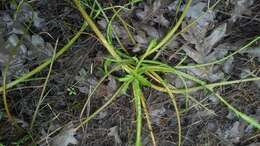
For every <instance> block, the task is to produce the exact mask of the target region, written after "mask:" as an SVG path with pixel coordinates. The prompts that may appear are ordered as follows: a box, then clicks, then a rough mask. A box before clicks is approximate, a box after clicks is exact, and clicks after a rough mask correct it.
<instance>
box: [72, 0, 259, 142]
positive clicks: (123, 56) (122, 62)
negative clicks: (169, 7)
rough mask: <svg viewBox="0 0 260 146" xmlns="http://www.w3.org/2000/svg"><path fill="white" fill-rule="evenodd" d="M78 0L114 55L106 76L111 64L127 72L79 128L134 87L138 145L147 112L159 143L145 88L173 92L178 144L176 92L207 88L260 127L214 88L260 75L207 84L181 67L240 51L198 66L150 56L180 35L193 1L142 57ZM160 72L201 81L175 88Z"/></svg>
mask: <svg viewBox="0 0 260 146" xmlns="http://www.w3.org/2000/svg"><path fill="white" fill-rule="evenodd" d="M74 3H75V5H76V6H77V8H78V10H79V11H80V13H81V14H82V16H83V18H84V19H85V21H86V22H87V23H88V25H89V26H90V27H91V29H92V30H93V31H94V32H95V34H96V35H97V37H98V38H99V40H100V42H101V43H102V44H103V45H104V46H105V48H106V49H107V51H108V52H109V53H110V55H111V57H110V58H108V59H107V60H106V62H105V71H107V74H106V76H107V75H108V74H110V73H111V72H109V66H116V67H119V68H120V69H121V70H122V71H123V72H124V73H125V75H124V76H123V77H121V78H119V81H120V82H122V85H121V86H120V87H119V88H118V90H117V91H116V92H115V94H114V95H113V96H112V97H111V98H110V99H109V100H108V101H107V102H106V103H105V104H104V105H103V106H101V107H100V108H99V109H98V110H97V111H95V112H94V113H93V114H91V115H90V116H89V117H87V118H85V119H84V120H82V122H81V123H80V125H79V126H78V127H77V128H76V129H79V128H81V127H82V126H83V125H84V124H86V123H87V122H88V121H89V120H91V119H92V118H93V117H94V116H95V115H96V114H98V113H99V112H100V111H102V110H104V109H105V108H106V107H107V106H108V105H109V104H110V103H112V102H113V100H114V99H115V98H116V97H117V96H118V95H120V94H122V93H124V92H126V90H127V89H128V88H130V87H131V88H132V91H133V100H134V104H135V112H136V140H135V145H136V146H140V145H142V143H141V133H142V115H143V112H144V113H145V115H146V121H147V123H148V127H149V129H150V131H151V133H150V136H151V139H152V143H153V145H156V142H155V138H154V135H153V132H152V126H151V123H150V120H149V116H147V115H148V112H147V107H146V105H145V98H144V97H143V93H142V87H150V88H153V89H155V90H159V91H162V92H166V93H168V94H169V96H170V99H171V101H172V103H173V105H174V108H175V112H176V118H177V122H178V134H179V137H178V139H179V140H178V145H181V125H180V120H181V119H180V112H179V108H178V105H177V102H176V97H175V96H174V94H175V93H178V94H184V95H186V97H187V98H188V97H190V96H188V93H190V92H194V91H197V90H200V89H204V90H206V91H208V92H210V93H212V94H214V95H215V96H216V97H218V98H219V99H220V100H221V101H222V103H223V104H225V105H226V106H227V107H228V108H229V109H230V110H231V111H233V112H234V113H236V114H237V115H238V116H239V117H241V118H242V119H244V120H245V121H247V122H248V123H250V124H252V125H253V126H255V127H256V128H258V129H260V124H259V123H258V122H257V121H256V120H255V119H253V118H251V117H249V116H247V115H246V114H244V113H242V112H240V111H238V110H237V109H236V108H234V107H233V106H232V105H230V104H229V103H228V102H227V101H226V100H225V99H224V98H223V97H222V96H220V95H219V94H217V93H215V92H214V88H215V87H218V86H222V85H227V84H234V83H240V82H247V81H254V80H260V77H255V78H249V79H244V80H236V81H225V82H221V83H214V84H207V83H206V82H205V81H202V80H200V79H198V78H196V77H194V76H192V75H190V74H187V73H185V72H183V71H181V70H180V69H181V68H189V67H202V66H209V65H214V64H217V63H221V62H223V61H224V60H226V59H228V58H229V57H231V56H233V55H235V54H236V53H238V51H236V52H234V53H232V54H230V55H229V56H227V57H225V58H223V59H220V60H218V61H215V62H212V63H208V64H198V65H194V66H175V67H172V66H169V65H167V64H165V63H162V62H160V61H156V60H150V59H146V58H147V57H148V56H150V55H152V54H155V53H156V52H160V50H161V49H162V48H163V47H164V46H165V45H166V44H167V43H168V42H169V41H170V40H171V39H172V37H174V36H176V34H179V33H176V31H177V30H178V28H179V26H180V25H181V23H182V21H183V19H184V17H185V15H186V12H187V11H188V9H189V6H190V4H191V0H188V2H187V4H186V5H185V8H184V10H183V12H182V14H181V16H180V18H179V19H178V21H177V22H176V24H175V26H174V27H173V28H172V29H170V30H169V32H168V33H167V34H166V35H165V37H163V38H162V39H161V40H159V41H158V40H152V41H151V42H150V44H149V46H148V47H147V49H146V51H145V53H144V54H143V55H141V56H139V57H138V56H129V55H128V54H127V53H124V52H121V51H120V50H119V49H116V48H115V47H114V46H113V43H112V42H111V39H109V35H108V37H107V38H106V37H105V36H104V35H103V34H102V33H101V31H100V30H99V29H98V27H97V26H96V24H95V23H94V22H93V20H92V19H91V17H90V16H89V15H88V13H87V12H86V11H85V9H84V7H82V5H81V2H80V0H74ZM116 15H117V14H116ZM189 26H190V25H189ZM108 30H109V34H111V31H113V28H112V27H111V26H110V27H109V28H108ZM259 39H260V37H257V38H256V39H254V40H253V41H251V42H250V43H249V44H247V45H246V46H245V47H242V48H243V49H244V48H246V47H248V46H249V45H251V44H252V43H254V42H256V41H257V40H259ZM240 50H242V49H240ZM156 56H157V55H156ZM159 73H172V74H175V75H177V76H178V77H180V78H181V79H187V80H192V81H194V82H196V83H197V84H198V87H193V88H187V87H186V88H185V89H176V88H175V87H173V86H172V85H170V84H169V83H168V82H167V81H166V80H165V79H162V78H161V77H160V76H159ZM101 82H102V81H101ZM154 82H156V83H157V84H155V83H154ZM158 84H159V85H158ZM98 85H99V84H98ZM95 89H96V88H95ZM94 91H95V90H94ZM94 91H93V92H94ZM91 95H93V94H92V93H91V94H90V96H91ZM90 96H89V97H88V99H89V98H90ZM87 101H88V100H87ZM147 117H148V118H147Z"/></svg>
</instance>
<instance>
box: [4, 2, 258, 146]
mask: <svg viewBox="0 0 260 146" xmlns="http://www.w3.org/2000/svg"><path fill="white" fill-rule="evenodd" d="M254 2H255V1H253V0H250V1H244V0H237V1H235V0H231V1H230V4H231V5H229V6H230V9H229V11H228V12H229V13H230V18H227V20H221V21H220V20H219V18H218V17H219V15H220V14H219V13H217V11H215V10H212V11H211V10H210V11H208V3H207V2H206V1H203V0H193V2H192V5H191V7H190V9H189V11H188V13H187V16H186V19H185V21H184V22H183V23H182V28H184V27H185V26H187V24H189V23H190V22H191V21H192V20H195V19H196V18H197V17H198V16H200V15H201V14H202V13H205V12H206V11H207V12H206V15H205V16H203V17H202V18H201V19H199V20H198V21H197V22H196V23H195V24H194V25H193V26H192V27H191V28H190V29H188V30H187V32H185V33H182V34H181V36H178V37H177V38H176V39H175V40H172V41H171V43H169V45H168V46H167V49H166V50H171V51H173V52H174V51H176V50H177V49H179V48H181V52H178V53H176V54H175V57H174V62H175V61H176V62H177V61H179V59H180V58H181V57H179V55H180V56H181V55H183V54H184V55H187V56H188V58H189V59H186V60H185V61H184V63H185V64H187V65H193V64H195V63H196V64H205V63H210V62H212V61H216V60H218V59H220V58H223V57H224V56H226V55H228V54H229V53H230V52H232V51H235V50H234V46H235V48H236V47H237V45H236V44H237V43H239V41H240V40H238V42H235V43H233V44H232V43H229V40H226V38H229V36H230V35H232V34H230V30H229V29H231V30H232V28H229V25H230V23H231V24H233V23H234V22H236V23H239V19H242V17H240V16H241V15H250V13H251V12H250V11H251V10H250V9H251V7H252V6H254ZM42 3H45V4H48V3H46V2H42ZM50 3H53V2H50ZM104 3H105V2H104ZM36 4H37V2H36ZM176 6H177V1H170V0H165V1H164V0H155V1H154V2H151V1H150V2H142V3H139V4H137V5H134V6H133V9H129V10H123V11H122V13H121V15H122V17H123V19H124V20H125V21H126V22H127V23H128V24H129V30H130V32H131V34H132V35H133V38H134V40H135V41H136V44H134V43H133V42H132V41H129V37H128V34H127V31H126V30H125V28H124V26H123V25H122V23H121V22H120V21H119V20H117V19H115V21H113V22H112V27H113V29H114V32H116V34H117V35H118V37H119V38H120V40H122V42H123V44H124V45H125V47H126V48H127V49H128V51H132V52H134V53H139V52H142V51H145V50H144V49H145V48H146V46H147V45H148V43H149V42H150V40H152V39H160V38H161V37H162V36H164V34H165V33H166V32H167V30H168V29H169V28H170V27H171V26H172V25H173V23H174V22H175V21H174V19H175V14H176ZM11 7H13V10H14V9H15V6H11ZM223 7H224V6H223ZM66 8H68V7H66ZM68 9H70V8H68ZM179 10H180V11H182V10H183V4H181V7H180V9H179ZM68 11H70V10H68ZM70 12H73V10H72V11H70ZM11 16H13V15H9V14H7V13H5V14H4V13H3V14H2V13H1V15H0V19H1V20H2V21H1V22H0V43H1V44H4V45H3V46H4V47H2V48H1V52H0V65H1V67H2V66H3V65H4V63H5V62H7V61H8V59H9V56H10V54H11V53H10V52H11V51H10V50H11V48H13V47H14V46H15V45H17V44H19V43H18V42H19V41H21V42H20V44H19V47H18V48H17V51H16V53H14V54H11V56H12V55H13V56H12V57H13V58H14V59H13V60H12V62H11V68H10V74H9V76H11V78H15V77H16V76H20V75H21V74H23V73H25V72H28V71H29V70H30V69H31V68H30V67H28V64H27V62H28V61H29V62H33V64H39V63H40V62H41V61H42V60H44V59H46V58H48V57H50V56H51V55H52V52H53V48H52V46H51V44H50V43H49V42H48V41H46V37H44V36H43V35H41V34H39V33H33V34H30V32H28V31H26V27H25V26H24V23H23V22H27V23H28V22H31V23H32V26H33V27H34V28H36V31H40V30H41V29H42V27H43V26H44V25H46V24H47V23H46V22H45V21H46V20H45V19H43V18H41V12H40V11H37V10H33V9H31V8H30V5H27V4H25V5H23V6H22V7H21V13H18V15H17V18H18V19H16V20H14V18H13V17H11ZM73 16H74V15H73ZM59 17H61V16H59ZM31 18H33V20H30V19H31ZM217 19H218V20H217ZM57 24H59V23H57ZM98 24H99V26H100V27H101V28H102V30H103V31H106V29H107V24H108V22H106V20H105V19H103V18H99V19H98ZM234 24H235V23H234ZM37 29H38V30H37ZM47 30H48V29H47ZM115 37H116V36H115V34H113V35H112V40H113V42H115ZM81 41H82V40H79V42H78V43H79V44H80V43H81V44H82V42H81ZM83 42H84V41H83ZM226 42H227V43H226ZM84 43H85V42H84ZM115 44H116V43H115ZM239 44H240V43H239ZM117 45H118V44H117ZM256 45H257V44H256ZM117 47H120V46H119V45H118V46H117ZM75 48H76V49H81V46H80V45H76V47H75ZM75 48H73V51H74V50H75ZM97 49H100V48H97ZM165 53H166V55H169V56H170V55H171V54H167V52H165ZM71 55H73V53H71V54H70V55H65V56H64V58H69V56H71ZM239 55H241V56H239ZM239 55H236V56H234V57H231V58H229V59H228V60H226V61H225V62H224V63H223V64H219V65H217V64H216V65H211V66H209V67H202V68H193V69H185V71H186V72H187V73H190V74H193V75H196V76H197V77H199V78H201V79H203V80H207V81H208V82H216V81H222V80H225V79H226V78H238V77H239V78H245V77H246V76H248V75H249V76H250V74H249V73H252V72H253V70H254V69H252V67H251V68H242V67H241V70H240V71H241V72H237V71H236V70H235V69H236V68H237V65H236V62H238V57H241V58H244V57H250V58H251V57H255V59H254V60H253V61H252V62H253V63H255V64H257V63H258V62H259V58H260V57H259V47H258V46H256V47H252V48H250V49H247V50H245V51H244V52H241V53H240V54H239ZM88 59H89V60H91V59H92V58H91V57H89V58H88ZM88 59H86V60H88ZM160 59H161V60H165V58H164V57H163V56H161V57H160ZM61 60H62V59H61ZM166 60H167V59H166ZM257 61H258V62H257ZM57 62H58V63H57V66H59V65H61V68H59V69H60V70H58V69H57V70H55V74H59V72H62V71H63V69H62V67H64V64H63V63H61V62H62V61H57ZM89 66H90V65H89V64H88V63H87V64H84V67H82V68H81V69H80V70H75V72H76V75H75V76H74V75H73V74H72V73H71V72H69V71H68V70H66V69H64V70H65V71H64V72H66V74H67V75H68V76H69V77H74V78H72V79H71V80H72V82H73V83H76V84H75V87H76V89H77V90H79V92H80V93H79V94H77V96H76V97H75V96H73V97H69V96H66V94H65V93H64V92H63V90H64V89H63V90H59V91H57V94H59V96H57V97H59V98H60V97H61V96H62V98H63V99H62V100H63V101H64V106H63V107H64V108H61V109H57V108H56V107H55V106H53V107H52V102H53V101H55V100H54V99H48V102H49V103H48V106H50V107H51V108H53V109H52V110H51V112H53V113H55V112H60V113H61V114H62V116H57V117H58V118H57V119H54V121H60V122H61V121H68V120H71V119H73V118H74V116H75V117H76V115H77V111H78V110H79V108H80V105H81V102H82V101H81V100H82V99H83V98H78V96H82V97H86V95H88V94H89V92H90V91H91V90H90V89H91V88H92V89H93V87H94V86H95V85H97V82H98V80H99V79H100V76H101V75H100V73H99V72H94V73H93V74H90V73H89V72H88V70H89V68H88V67H89ZM256 66H257V65H256ZM13 68H15V69H14V70H13V71H12V69H13ZM72 68H73V67H72ZM97 68H98V67H97ZM97 68H94V70H95V69H97ZM240 73H241V74H240ZM62 75H63V74H62ZM62 75H61V76H62ZM165 76H166V77H167V80H169V81H170V82H171V83H172V84H173V85H174V86H175V87H176V88H185V86H184V84H183V81H182V80H181V79H180V78H178V77H176V76H168V75H165ZM66 78H67V76H66V77H65V75H64V77H58V79H55V80H59V84H61V85H55V83H52V84H51V85H54V88H57V89H59V88H64V87H65V88H66V87H67V86H68V84H67V83H66V82H64V81H66V80H67V79H66ZM63 82H64V83H63ZM28 85H30V84H28ZM186 85H187V87H193V86H194V85H195V83H194V82H192V81H186ZM255 85H259V83H258V82H255ZM60 86H61V87H60ZM73 87H74V86H73ZM90 87H91V88H90ZM117 87H118V83H117V82H116V79H115V76H114V75H111V76H109V78H108V79H107V80H106V81H105V82H104V83H103V84H101V86H100V88H99V89H98V91H97V93H96V95H95V96H94V99H98V100H99V99H100V97H106V98H101V100H100V101H101V103H103V102H105V100H107V99H108V98H107V97H110V96H111V95H112V94H113V93H114V91H115V90H116V89H117ZM245 87H249V86H246V85H245ZM236 88H237V87H236ZM236 88H235V87H232V86H231V87H228V88H223V89H220V90H218V91H217V92H219V93H224V94H227V97H229V95H230V94H231V95H232V93H230V92H235V89H236ZM239 88H240V87H239ZM258 89H259V87H258ZM245 90H246V89H245ZM26 91H27V90H26ZM64 91H66V90H64ZM21 92H22V91H21ZM28 92H31V91H30V90H29V91H28ZM19 94H20V93H19ZM27 94H28V93H27V92H26V93H23V95H25V97H31V95H27ZM53 94H54V95H53V96H52V95H51V96H52V98H57V97H55V94H56V93H53ZM252 94H256V97H257V96H258V95H259V93H258V94H257V93H252ZM32 95H33V94H32ZM192 95H193V94H192ZM194 95H196V96H197V97H198V98H196V99H197V100H201V102H202V104H205V106H206V107H208V108H210V109H214V111H216V114H217V115H218V116H212V115H209V113H208V112H207V111H205V110H204V109H203V110H202V109H201V108H199V107H198V108H197V107H195V108H192V110H188V112H187V113H186V112H183V114H182V117H183V119H184V120H183V121H182V122H183V123H182V125H183V129H184V131H185V132H187V133H185V134H186V135H184V136H185V140H184V142H183V145H195V144H201V145H202V144H205V139H208V138H211V139H212V141H214V140H217V138H216V137H215V136H212V135H210V134H209V135H206V137H204V138H205V139H204V140H203V135H204V134H206V133H208V130H211V131H212V132H213V134H214V135H217V136H218V137H219V138H221V139H224V140H226V141H228V142H227V143H228V144H232V145H235V144H241V145H245V146H251V145H254V144H255V145H257V144H258V143H257V142H256V141H250V142H247V143H243V140H244V139H245V137H249V136H253V135H254V134H255V133H254V129H253V128H252V127H251V128H250V125H246V124H245V123H243V122H242V121H239V120H237V117H236V116H235V115H234V114H232V113H231V112H228V114H225V113H224V114H223V113H222V112H223V108H222V107H221V106H220V103H221V102H219V101H218V100H217V98H216V97H215V96H214V95H208V94H207V93H202V92H196V93H195V94H194ZM231 95H230V96H231ZM152 96H154V95H152ZM162 96H163V95H160V96H159V97H160V98H161V97H162ZM179 97H180V96H177V100H178V102H179V103H180V107H181V109H182V108H183V105H184V104H185V97H180V98H179ZM160 98H159V99H160ZM204 98H205V99H204ZM245 98H246V97H245ZM252 98H253V100H252V102H249V103H248V104H252V105H254V104H256V103H254V101H256V99H255V98H254V97H252ZM79 99H80V100H79ZM83 100H84V101H85V98H84V99H83ZM120 100H122V101H121V103H120V106H122V105H123V106H125V109H123V110H122V109H120V108H119V106H118V105H116V106H113V108H111V109H110V110H108V111H103V112H101V113H99V115H98V116H97V117H96V118H95V119H94V120H96V121H95V122H93V123H89V125H88V128H91V129H95V128H97V127H101V126H105V127H106V128H107V129H109V132H107V131H106V132H105V134H104V133H102V132H100V133H101V134H100V135H103V136H100V137H95V136H96V135H91V132H92V131H90V133H88V134H87V136H86V137H87V138H86V142H87V144H89V145H91V144H93V143H94V145H101V143H102V144H107V145H109V144H111V145H114V144H118V145H120V144H125V143H127V142H126V140H129V139H128V138H129V135H127V132H124V131H128V130H129V129H126V128H125V127H124V126H125V125H121V124H122V123H124V122H126V121H131V119H123V120H122V121H121V119H120V122H119V120H118V119H119V118H117V116H115V115H120V118H121V114H122V115H123V116H128V115H130V114H129V111H128V112H126V110H127V108H126V107H129V105H127V104H128V101H125V100H123V99H121V97H120ZM229 100H230V101H231V102H233V100H235V101H236V100H242V99H238V98H235V99H233V96H232V98H229ZM25 101H26V100H25ZM249 101H251V99H250V100H249ZM95 103H96V101H95ZM97 103H98V104H99V102H97ZM188 105H190V106H193V105H196V103H193V102H189V103H188ZM238 105H239V104H238ZM46 106H47V105H46ZM95 106H96V105H94V106H93V107H94V108H93V107H92V106H91V107H90V111H94V110H95V108H96V107H95ZM167 106H168V107H167ZM241 106H243V105H241ZM115 107H116V108H115ZM27 108H29V107H27ZM148 108H149V112H150V114H151V121H152V124H153V127H155V129H156V135H158V140H159V141H160V142H161V143H166V142H165V141H174V138H172V135H173V134H171V136H169V134H168V135H167V134H165V133H167V132H169V131H174V130H176V129H175V128H176V127H175V125H176V121H175V120H174V119H170V120H167V119H166V120H165V117H166V116H164V115H166V114H167V113H169V112H170V109H172V107H171V106H169V105H168V104H160V103H158V105H148ZM43 110H46V109H45V108H44V109H43ZM1 111H2V110H1ZM111 111H113V112H114V113H113V116H109V115H111V113H110V112H111ZM64 112H65V114H63V113H64ZM254 112H255V110H253V112H252V113H254ZM49 113H50V111H49V112H48V114H49ZM126 113H127V114H126ZM171 113H172V115H174V114H175V113H173V112H171ZM257 113H259V112H257ZM41 114H43V116H44V113H41ZM58 115H59V114H58ZM253 115H254V116H257V114H253ZM41 116H42V115H41ZM45 116H46V115H45ZM63 116H64V117H63ZM222 116H223V118H221V117H222ZM46 117H47V116H46ZM115 117H116V120H115V119H113V118H115ZM162 117H163V118H162ZM187 117H188V118H187ZM189 118H190V119H189ZM21 119H22V118H21ZM26 119H27V117H26V118H25V121H26ZM75 119H77V117H76V118H75ZM107 121H109V124H107V123H106V122H107ZM165 121H167V122H169V123H170V124H169V123H167V122H165ZM209 121H214V123H212V122H211V123H210V122H209ZM52 122H53V121H51V123H52ZM162 122H164V123H163V124H162ZM208 122H209V124H208ZM46 125H48V124H46ZM111 125H112V126H111ZM119 125H120V126H119ZM162 125H164V126H168V125H170V126H169V127H164V126H162ZM196 125H198V127H199V130H197V131H193V129H196V127H197V126H196ZM205 125H206V126H205ZM42 127H44V126H42ZM42 127H39V129H41V128H42ZM119 127H120V130H119ZM207 127H208V128H207ZM0 128H1V126H0ZM187 129H188V130H187ZM212 129H213V130H212ZM93 131H94V130H93ZM100 131H102V130H100ZM119 131H120V132H119ZM190 131H192V132H191V133H189V132H190ZM169 133H171V132H169ZM190 134H191V135H190ZM75 135H76V131H75V129H74V128H73V124H72V125H70V126H68V127H65V128H64V129H63V130H61V131H60V132H59V133H58V134H57V135H56V136H54V137H53V138H52V140H51V144H52V145H65V146H67V145H70V144H74V145H76V144H77V143H79V141H78V140H77V139H76V138H75ZM126 135H127V136H126ZM130 135H131V134H130ZM192 135H193V136H192ZM89 136H92V137H95V138H94V140H93V141H90V138H88V137H89ZM104 136H108V137H113V138H114V141H113V142H111V141H110V140H107V139H106V138H105V137H104ZM200 136H202V137H200ZM144 137H148V136H147V135H146V133H145V134H144ZM187 139H189V140H187ZM0 140H1V139H0ZM206 141H207V140H206ZM210 142H211V141H210ZM217 142H220V143H222V141H220V140H217ZM206 143H207V142H206ZM227 143H224V144H223V145H227ZM171 144H172V143H171ZM210 144H211V143H210ZM212 145H213V144H212Z"/></svg>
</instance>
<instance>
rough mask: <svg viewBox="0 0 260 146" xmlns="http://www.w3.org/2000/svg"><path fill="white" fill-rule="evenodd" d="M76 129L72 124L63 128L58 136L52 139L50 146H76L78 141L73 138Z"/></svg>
mask: <svg viewBox="0 0 260 146" xmlns="http://www.w3.org/2000/svg"><path fill="white" fill-rule="evenodd" d="M75 135H76V129H75V128H74V126H73V124H72V123H69V124H68V125H67V126H66V127H64V128H63V129H62V130H61V131H60V133H59V134H58V135H56V136H55V137H53V138H52V141H51V146H68V145H69V144H74V145H76V144H78V140H77V139H76V138H75V137H74V136H75Z"/></svg>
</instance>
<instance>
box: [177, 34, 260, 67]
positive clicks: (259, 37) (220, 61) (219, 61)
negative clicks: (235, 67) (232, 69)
mask: <svg viewBox="0 0 260 146" xmlns="http://www.w3.org/2000/svg"><path fill="white" fill-rule="evenodd" d="M259 39H260V36H258V37H256V38H255V39H254V40H252V41H251V42H249V43H247V44H246V45H245V46H244V47H242V48H240V49H238V50H237V51H235V52H233V53H231V54H230V55H228V56H226V57H224V58H221V59H219V60H216V61H213V62H209V63H205V64H196V65H187V66H176V67H175V68H177V69H186V68H199V67H205V66H210V65H214V64H220V63H223V62H224V61H226V60H228V59H229V58H230V57H232V56H234V55H235V54H237V53H239V52H241V51H242V50H244V49H246V48H248V47H249V46H251V45H252V44H253V43H255V42H256V41H258V40H259Z"/></svg>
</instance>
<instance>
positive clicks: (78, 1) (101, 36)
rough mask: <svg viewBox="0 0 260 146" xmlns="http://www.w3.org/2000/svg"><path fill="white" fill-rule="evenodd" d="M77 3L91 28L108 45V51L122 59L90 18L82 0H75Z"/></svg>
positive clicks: (117, 58)
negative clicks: (81, 2) (82, 4)
mask: <svg viewBox="0 0 260 146" xmlns="http://www.w3.org/2000/svg"><path fill="white" fill-rule="evenodd" d="M73 1H74V3H75V5H76V6H77V8H78V10H79V11H80V13H81V15H82V16H83V18H84V20H85V21H86V22H87V23H88V25H89V26H90V27H91V29H92V30H93V31H94V32H95V34H96V35H97V37H98V38H99V39H100V41H101V43H102V44H103V45H104V46H105V47H106V49H107V50H108V52H109V53H110V54H111V55H112V56H113V57H114V58H115V59H116V60H121V58H120V56H119V55H118V54H117V53H116V51H115V49H114V47H113V46H111V45H110V44H109V43H108V41H107V40H106V38H105V37H104V35H103V34H102V33H101V31H100V30H99V29H98V27H97V26H96V24H95V23H94V22H93V20H92V19H91V18H90V16H89V15H88V14H87V12H86V11H85V9H84V8H83V7H82V6H81V4H80V0H73Z"/></svg>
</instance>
